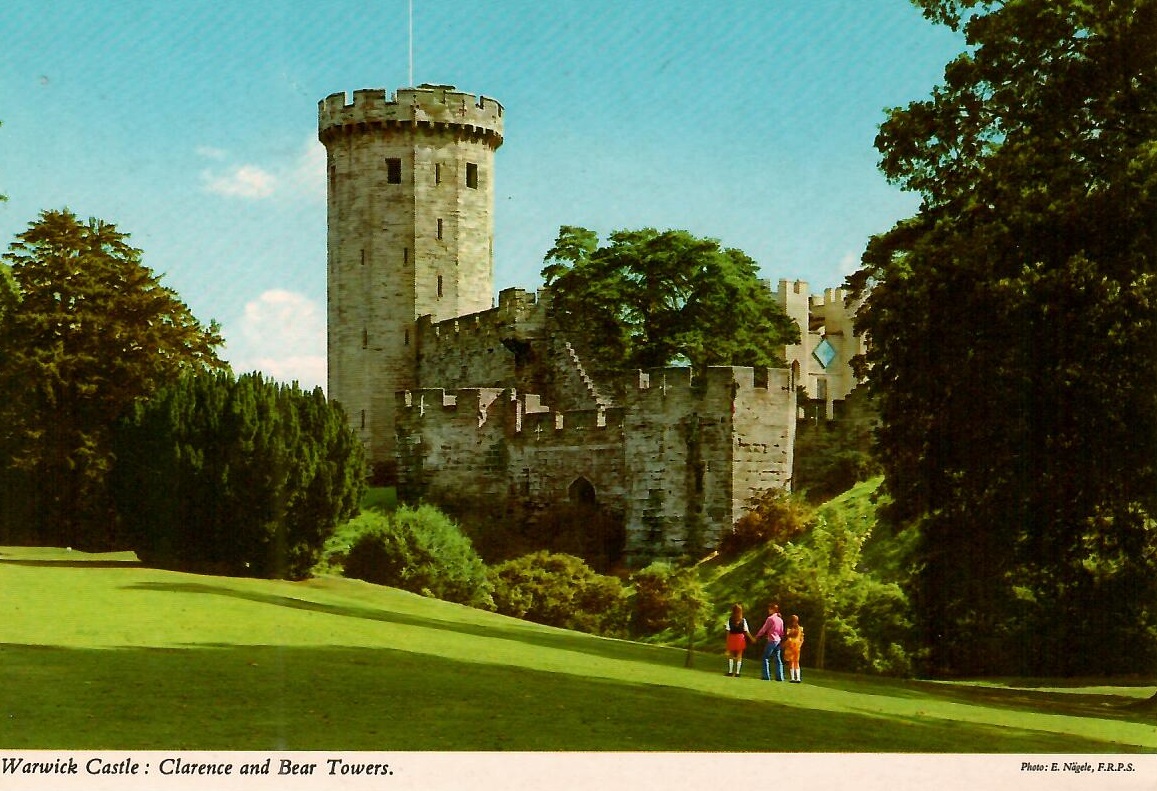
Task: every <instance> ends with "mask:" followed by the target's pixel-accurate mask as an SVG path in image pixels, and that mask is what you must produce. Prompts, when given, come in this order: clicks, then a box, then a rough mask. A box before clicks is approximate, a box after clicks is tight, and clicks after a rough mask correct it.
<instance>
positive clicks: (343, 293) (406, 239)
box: [318, 85, 503, 465]
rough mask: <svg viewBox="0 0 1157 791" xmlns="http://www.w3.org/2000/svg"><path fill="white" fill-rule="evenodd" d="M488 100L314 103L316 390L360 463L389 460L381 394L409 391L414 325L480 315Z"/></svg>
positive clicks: (420, 91)
mask: <svg viewBox="0 0 1157 791" xmlns="http://www.w3.org/2000/svg"><path fill="white" fill-rule="evenodd" d="M502 113H503V110H502V105H501V104H499V103H498V102H496V101H494V100H493V99H488V98H486V97H481V96H475V95H473V94H469V93H463V92H461V91H457V90H455V89H454V88H453V87H452V86H447V85H421V86H418V87H417V88H402V89H399V90H398V91H397V92H396V93H395V94H394V95H393V96H392V97H389V96H387V94H386V92H385V91H384V90H380V89H373V90H358V91H354V93H353V101H352V102H348V103H347V101H346V95H345V94H344V93H335V94H332V95H330V96H328V97H326V98H325V99H323V100H322V101H321V102H319V103H318V139H319V140H321V142H322V143H323V144H324V145H325V149H326V174H327V182H326V183H327V223H328V250H327V257H328V283H329V290H328V307H327V335H328V339H327V343H328V348H327V362H328V378H329V387H328V392H329V395H330V397H331V398H333V399H334V400H336V401H338V402H339V403H341V405H342V406H343V407H344V409H345V411H346V414H347V415H349V418H350V422H351V424H352V427H353V428H354V429H355V431H357V433H358V435H359V437H360V439H361V440H362V442H363V443H364V445H365V446H366V450H367V452H368V456H369V458H370V460H371V462H373V463H375V464H381V465H390V464H392V463H393V459H394V442H395V432H394V412H395V408H396V405H395V401H394V397H393V394H394V393H396V392H398V391H401V390H409V389H413V388H415V387H418V386H420V385H421V384H422V382H421V381H420V376H419V370H420V367H419V360H418V355H419V351H420V344H419V343H418V341H417V337H416V336H417V333H418V327H417V324H416V322H417V320H418V318H419V317H422V316H429V317H430V319H429V320H430V322H432V323H437V322H440V321H447V320H453V319H456V318H458V317H460V316H466V315H470V314H477V313H482V312H484V311H488V310H490V309H491V306H492V303H493V297H492V294H493V291H494V152H495V150H496V149H497V148H498V147H499V146H500V145H501V144H502Z"/></svg>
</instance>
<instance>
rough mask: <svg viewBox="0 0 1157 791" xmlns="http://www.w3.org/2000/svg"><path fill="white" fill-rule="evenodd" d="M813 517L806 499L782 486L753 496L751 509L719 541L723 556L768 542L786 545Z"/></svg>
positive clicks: (735, 553) (720, 552) (802, 530)
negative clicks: (805, 501) (785, 489)
mask: <svg viewBox="0 0 1157 791" xmlns="http://www.w3.org/2000/svg"><path fill="white" fill-rule="evenodd" d="M811 517H812V510H811V508H810V507H809V506H808V505H807V504H806V503H804V501H803V500H802V499H801V498H799V497H797V496H795V495H792V494H791V493H790V492H786V491H784V490H783V489H768V490H766V491H764V492H763V493H762V494H759V495H757V496H756V497H754V498H752V501H751V503H750V505H749V510H748V512H747V513H746V514H744V515H743V516H741V517H740V518H739V519H738V520H736V522H735V525H734V526H733V527H732V529H731V532H729V533H724V534H723V537H722V538H721V539H720V541H719V554H720V555H728V556H730V555H738V554H739V553H740V552H744V551H746V550H748V549H753V548H754V547H758V546H762V545H763V544H766V543H768V542H769V541H772V542H775V543H776V544H786V543H787V542H788V541H791V540H792V539H793V538H795V537H796V536H798V535H800V534H801V533H803V532H804V530H806V529H807V524H808V521H809V520H810V519H811Z"/></svg>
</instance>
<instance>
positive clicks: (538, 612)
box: [491, 552, 628, 635]
mask: <svg viewBox="0 0 1157 791" xmlns="http://www.w3.org/2000/svg"><path fill="white" fill-rule="evenodd" d="M491 579H492V580H493V582H494V604H495V607H496V609H497V610H498V612H500V613H502V614H503V615H511V616H514V617H515V618H524V619H526V620H528V621H534V622H535V623H541V624H546V625H548V626H558V627H561V628H563V629H574V630H577V631H580V632H590V633H592V634H609V635H617V634H621V633H622V632H624V631H625V627H626V621H627V618H628V610H627V599H626V593H625V591H624V590H623V586H622V583H620V582H619V580H618V579H616V578H615V577H609V576H604V575H602V574H596V573H595V572H594V571H593V570H592V569H591V568H590V566H588V565H587V564H586V563H584V562H583V561H582V559H581V558H577V557H575V556H574V555H565V554H559V553H552V552H534V553H532V554H530V555H524V556H522V557H520V558H515V559H514V560H508V561H506V562H505V563H501V564H499V565H497V566H494V567H492V568H491Z"/></svg>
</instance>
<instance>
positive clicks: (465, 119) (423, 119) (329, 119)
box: [317, 84, 502, 148]
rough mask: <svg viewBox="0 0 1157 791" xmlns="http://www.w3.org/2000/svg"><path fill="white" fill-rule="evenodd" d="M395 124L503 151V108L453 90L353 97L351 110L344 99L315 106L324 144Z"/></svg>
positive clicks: (336, 96) (371, 91) (425, 88)
mask: <svg viewBox="0 0 1157 791" xmlns="http://www.w3.org/2000/svg"><path fill="white" fill-rule="evenodd" d="M394 124H417V125H432V126H437V127H454V126H456V127H461V128H462V129H463V131H465V132H467V133H469V134H471V135H476V136H479V137H482V138H485V139H486V140H487V141H488V142H489V143H490V145H491V147H492V148H498V147H499V146H500V145H502V105H501V104H499V103H498V102H497V101H495V100H494V99H490V98H487V97H485V96H477V97H476V96H474V94H471V93H463V92H462V91H458V90H456V89H455V88H454V86H453V85H429V84H423V85H419V86H418V87H417V88H399V89H398V90H397V91H396V92H395V94H394V95H393V96H392V97H390V98H388V99H387V97H386V91H385V89H382V88H368V89H365V90H358V91H354V94H353V104H347V103H346V94H345V93H333V94H330V95H329V96H327V97H325V98H324V99H322V100H321V101H320V102H318V103H317V129H318V137H319V138H321V141H322V142H323V143H324V142H325V141H326V139H327V138H328V137H329V136H331V135H333V134H336V133H337V132H338V131H340V130H341V129H343V128H344V129H349V128H368V127H373V126H389V125H394Z"/></svg>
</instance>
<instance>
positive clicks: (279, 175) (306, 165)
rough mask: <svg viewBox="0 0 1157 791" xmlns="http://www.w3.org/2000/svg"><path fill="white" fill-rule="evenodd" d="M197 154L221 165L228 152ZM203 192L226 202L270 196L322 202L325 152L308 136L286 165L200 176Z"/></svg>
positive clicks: (250, 166) (205, 149) (207, 150)
mask: <svg viewBox="0 0 1157 791" xmlns="http://www.w3.org/2000/svg"><path fill="white" fill-rule="evenodd" d="M197 154H198V155H199V156H201V157H204V158H206V159H213V160H216V161H221V162H223V161H225V160H227V159H228V157H229V154H228V152H226V151H224V150H222V149H220V148H213V147H211V146H198V147H197ZM201 181H202V183H203V184H204V187H205V190H206V191H208V192H212V193H214V194H217V195H224V196H226V197H230V198H245V199H249V200H263V199H265V198H272V197H274V196H277V197H284V198H290V199H292V198H305V199H307V200H311V201H323V200H325V148H324V147H323V146H322V144H321V143H319V142H318V141H317V139H316V138H314V137H312V136H310V137H309V138H307V139H306V141H305V144H304V145H303V146H302V147H301V148H300V149H298V150H297V152H296V153H295V154H293V155H292V157H291V158H289V159H288V160H287V161H283V162H281V163H278V164H275V165H273V166H270V167H262V166H260V165H255V164H243V165H232V166H230V167H226V168H223V169H217V170H205V171H202V173H201Z"/></svg>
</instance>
